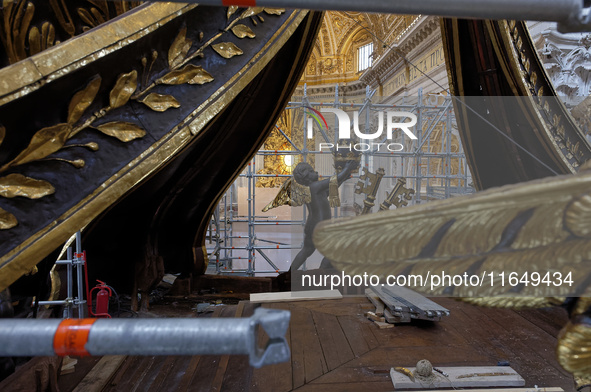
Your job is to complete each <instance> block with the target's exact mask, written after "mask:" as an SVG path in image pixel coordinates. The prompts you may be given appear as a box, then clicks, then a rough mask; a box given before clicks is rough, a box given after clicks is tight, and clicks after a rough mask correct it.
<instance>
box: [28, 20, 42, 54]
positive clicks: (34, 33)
mask: <svg viewBox="0 0 591 392" xmlns="http://www.w3.org/2000/svg"><path fill="white" fill-rule="evenodd" d="M39 52H41V34H40V33H39V29H38V28H37V26H33V27H32V28H31V30H30V31H29V53H31V55H34V54H37V53H39Z"/></svg>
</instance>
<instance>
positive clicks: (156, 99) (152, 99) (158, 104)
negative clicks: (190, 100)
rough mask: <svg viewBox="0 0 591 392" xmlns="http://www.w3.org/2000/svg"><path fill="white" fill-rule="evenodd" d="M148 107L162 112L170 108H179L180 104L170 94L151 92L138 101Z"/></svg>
mask: <svg viewBox="0 0 591 392" xmlns="http://www.w3.org/2000/svg"><path fill="white" fill-rule="evenodd" d="M140 102H141V103H143V104H144V105H146V106H147V107H149V108H150V109H152V110H154V111H157V112H164V111H166V110H167V109H170V108H179V107H181V104H180V103H179V102H178V101H177V100H176V98H175V97H173V96H172V95H163V94H157V93H151V94H149V95H148V96H146V97H145V98H144V99H143V100H141V101H140Z"/></svg>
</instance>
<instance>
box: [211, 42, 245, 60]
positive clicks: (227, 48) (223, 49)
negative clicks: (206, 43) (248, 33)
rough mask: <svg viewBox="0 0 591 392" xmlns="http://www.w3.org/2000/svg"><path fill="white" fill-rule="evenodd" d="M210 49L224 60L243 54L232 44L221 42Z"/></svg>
mask: <svg viewBox="0 0 591 392" xmlns="http://www.w3.org/2000/svg"><path fill="white" fill-rule="evenodd" d="M211 47H212V48H213V50H215V51H216V52H217V54H219V55H220V56H222V57H223V58H226V59H231V58H232V57H234V56H239V55H241V54H243V53H244V52H243V51H242V49H240V48H239V47H238V46H236V45H235V44H233V43H232V42H221V43H219V44H215V45H212V46H211Z"/></svg>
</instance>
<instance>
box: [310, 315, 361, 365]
mask: <svg viewBox="0 0 591 392" xmlns="http://www.w3.org/2000/svg"><path fill="white" fill-rule="evenodd" d="M312 316H313V318H314V323H315V324H316V330H317V331H318V338H319V339H320V344H321V347H322V352H323V353H324V358H325V359H326V365H327V366H328V370H333V369H335V368H336V367H338V366H340V365H342V364H343V363H345V362H347V361H350V360H351V359H353V358H354V357H355V356H354V355H353V350H352V349H351V347H350V346H349V342H348V341H347V338H346V337H345V334H344V333H343V330H342V328H341V324H339V321H338V319H337V317H336V316H334V315H331V314H326V313H321V312H312Z"/></svg>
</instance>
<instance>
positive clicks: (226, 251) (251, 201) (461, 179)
mask: <svg viewBox="0 0 591 392" xmlns="http://www.w3.org/2000/svg"><path fill="white" fill-rule="evenodd" d="M348 98H350V97H340V96H339V86H338V85H337V86H336V88H335V96H334V101H331V102H319V101H318V102H317V101H313V100H311V99H310V97H309V96H308V95H307V88H306V86H304V91H303V95H302V96H299V97H297V96H294V97H293V98H292V101H291V102H290V103H289V105H288V107H287V108H286V109H285V110H286V111H291V113H292V115H291V116H289V118H291V119H292V122H291V124H289V126H290V130H285V129H284V130H282V129H279V132H280V134H281V135H282V137H283V138H285V140H286V141H287V142H288V143H289V145H290V146H291V150H279V151H273V150H264V149H263V150H259V151H258V153H257V156H256V157H255V158H254V159H253V160H252V161H251V162H250V163H249V164H248V165H247V167H246V169H245V170H244V172H243V173H242V174H241V175H240V178H239V179H238V180H237V181H236V182H235V183H234V184H233V185H232V187H231V188H230V189H229V190H228V192H227V193H226V194H225V195H224V196H223V198H222V200H221V202H220V204H219V206H218V209H217V210H216V212H215V213H214V216H213V217H212V224H211V225H210V230H209V234H208V240H209V242H208V252H209V254H210V260H211V265H210V269H209V271H210V272H211V273H218V274H223V273H240V274H246V275H254V274H255V273H256V274H276V273H279V272H281V271H283V270H286V269H287V268H289V263H287V264H286V265H285V266H283V268H282V267H281V266H279V263H278V262H277V261H276V260H274V259H273V256H270V255H269V252H272V251H273V252H277V251H284V252H290V251H298V250H299V249H301V247H302V245H303V243H302V241H303V236H298V235H293V233H297V232H298V230H300V231H301V230H303V225H304V223H305V221H306V209H305V208H304V207H303V206H302V207H292V211H295V209H296V208H297V209H298V210H299V212H298V213H294V214H293V215H297V216H296V217H295V218H294V217H293V216H292V219H280V218H279V217H277V216H261V215H260V212H259V211H257V209H256V208H255V205H256V200H257V193H258V192H257V190H260V189H261V188H257V186H256V182H257V180H258V179H261V178H265V177H286V178H287V177H289V175H285V174H272V173H271V174H262V173H260V172H261V170H260V169H261V168H262V167H263V162H264V159H265V157H267V156H293V158H294V159H293V160H292V161H294V162H295V160H296V159H297V160H298V161H300V162H309V161H310V159H312V157H313V160H314V161H315V169H316V170H317V171H318V172H319V174H320V176H321V177H324V178H328V177H330V176H332V175H333V174H334V167H333V162H334V160H333V152H334V150H335V148H332V149H331V150H328V149H326V148H324V149H323V148H319V146H320V143H326V145H328V144H333V145H335V146H336V145H338V144H339V139H338V134H337V132H335V131H334V129H335V125H336V123H337V118H336V115H335V116H334V119H333V118H331V117H333V116H331V115H327V116H326V121H327V124H328V129H323V128H322V127H316V129H315V132H314V133H315V137H314V138H313V139H308V137H307V129H308V128H307V127H306V125H307V124H308V118H309V116H310V114H311V113H312V112H310V111H309V110H307V109H313V108H316V109H321V108H336V109H341V110H343V111H345V112H349V113H350V112H353V111H357V112H358V119H359V121H358V123H359V124H358V127H359V129H362V127H364V130H361V132H364V133H366V134H369V133H372V131H371V130H373V129H376V122H378V118H379V117H378V116H380V115H383V112H384V111H385V110H396V111H404V112H410V113H413V114H414V115H415V116H416V118H417V123H416V126H415V127H414V128H413V129H414V130H415V135H416V137H417V139H416V140H410V139H408V138H405V136H404V135H403V133H402V132H399V133H398V134H397V135H396V136H395V137H394V138H393V139H392V140H388V139H386V137H385V136H386V135H385V132H384V135H383V136H384V137H383V138H382V139H381V140H378V139H376V140H375V142H374V143H372V144H373V146H372V147H371V148H369V149H368V148H366V147H367V146H365V145H363V143H357V144H353V143H352V142H351V143H350V144H349V148H350V149H351V150H357V151H359V153H360V154H361V162H360V163H361V168H364V169H365V170H364V172H365V171H367V172H370V173H375V172H376V170H377V169H378V168H380V169H384V176H383V177H382V181H381V185H380V188H379V192H377V194H376V200H375V202H376V203H375V204H376V205H379V203H381V202H383V201H384V200H385V198H386V196H387V193H388V191H390V190H391V189H392V188H393V187H394V186H395V185H396V183H397V180H398V179H401V178H403V179H405V180H406V187H409V188H412V189H414V190H415V193H414V195H413V197H412V199H410V200H409V201H408V204H418V203H422V202H427V201H430V200H435V199H445V198H449V197H453V196H456V195H463V194H467V193H472V192H474V189H473V188H472V186H471V176H470V173H469V169H468V165H467V162H466V157H465V155H464V153H463V150H462V146H461V142H460V140H459V136H458V133H457V128H456V126H455V117H454V112H453V106H452V98H451V97H449V96H445V95H441V94H427V95H424V94H423V92H422V90H421V89H419V91H418V94H417V96H415V97H399V98H398V97H389V98H387V99H378V98H376V97H375V91H371V90H370V89H369V88H367V89H366V93H365V97H355V98H358V99H357V100H356V101H349V102H347V99H348ZM359 98H361V99H359ZM380 112H382V113H381V114H380ZM331 129H332V130H333V131H330V130H331ZM341 142H342V141H341ZM388 142H396V143H400V144H402V145H404V147H405V148H404V151H389V150H387V149H386V148H385V147H384V148H381V147H380V146H379V143H382V144H383V145H385V144H386V143H388ZM326 145H325V146H326ZM341 145H342V144H341ZM360 174H362V171H361V170H360V173H357V174H355V175H354V176H353V179H351V180H349V181H347V182H346V183H345V184H344V185H343V186H342V187H341V191H340V192H341V198H344V199H345V200H344V203H343V204H342V206H341V207H337V208H335V209H334V211H333V217H341V216H351V215H354V214H355V211H356V210H357V211H359V205H360V204H361V205H363V198H364V195H354V194H353V185H354V184H355V183H356V182H357V181H359V177H360ZM362 178H363V177H362ZM347 184H348V185H347ZM275 190H276V191H278V190H279V189H278V188H275ZM239 192H241V193H242V194H243V195H244V194H245V195H246V206H245V207H246V208H245V210H246V211H244V212H243V211H238V210H239V209H238V204H239V203H238V200H239V199H240V198H239V196H238V193H239ZM259 192H260V191H259ZM376 210H377V209H374V211H373V212H376ZM239 225H241V229H240V230H237V227H238V226H239ZM244 226H246V227H244ZM271 226H275V227H273V228H272V227H271ZM285 226H289V227H291V228H293V233H292V235H291V238H288V239H287V240H286V239H283V240H282V239H278V238H277V235H278V233H279V230H278V229H279V228H280V227H285ZM283 234H285V233H283ZM300 237H301V238H300ZM257 256H258V257H260V258H262V263H263V268H257ZM292 256H293V255H291V257H292ZM291 257H290V258H291ZM259 264H260V263H259Z"/></svg>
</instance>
